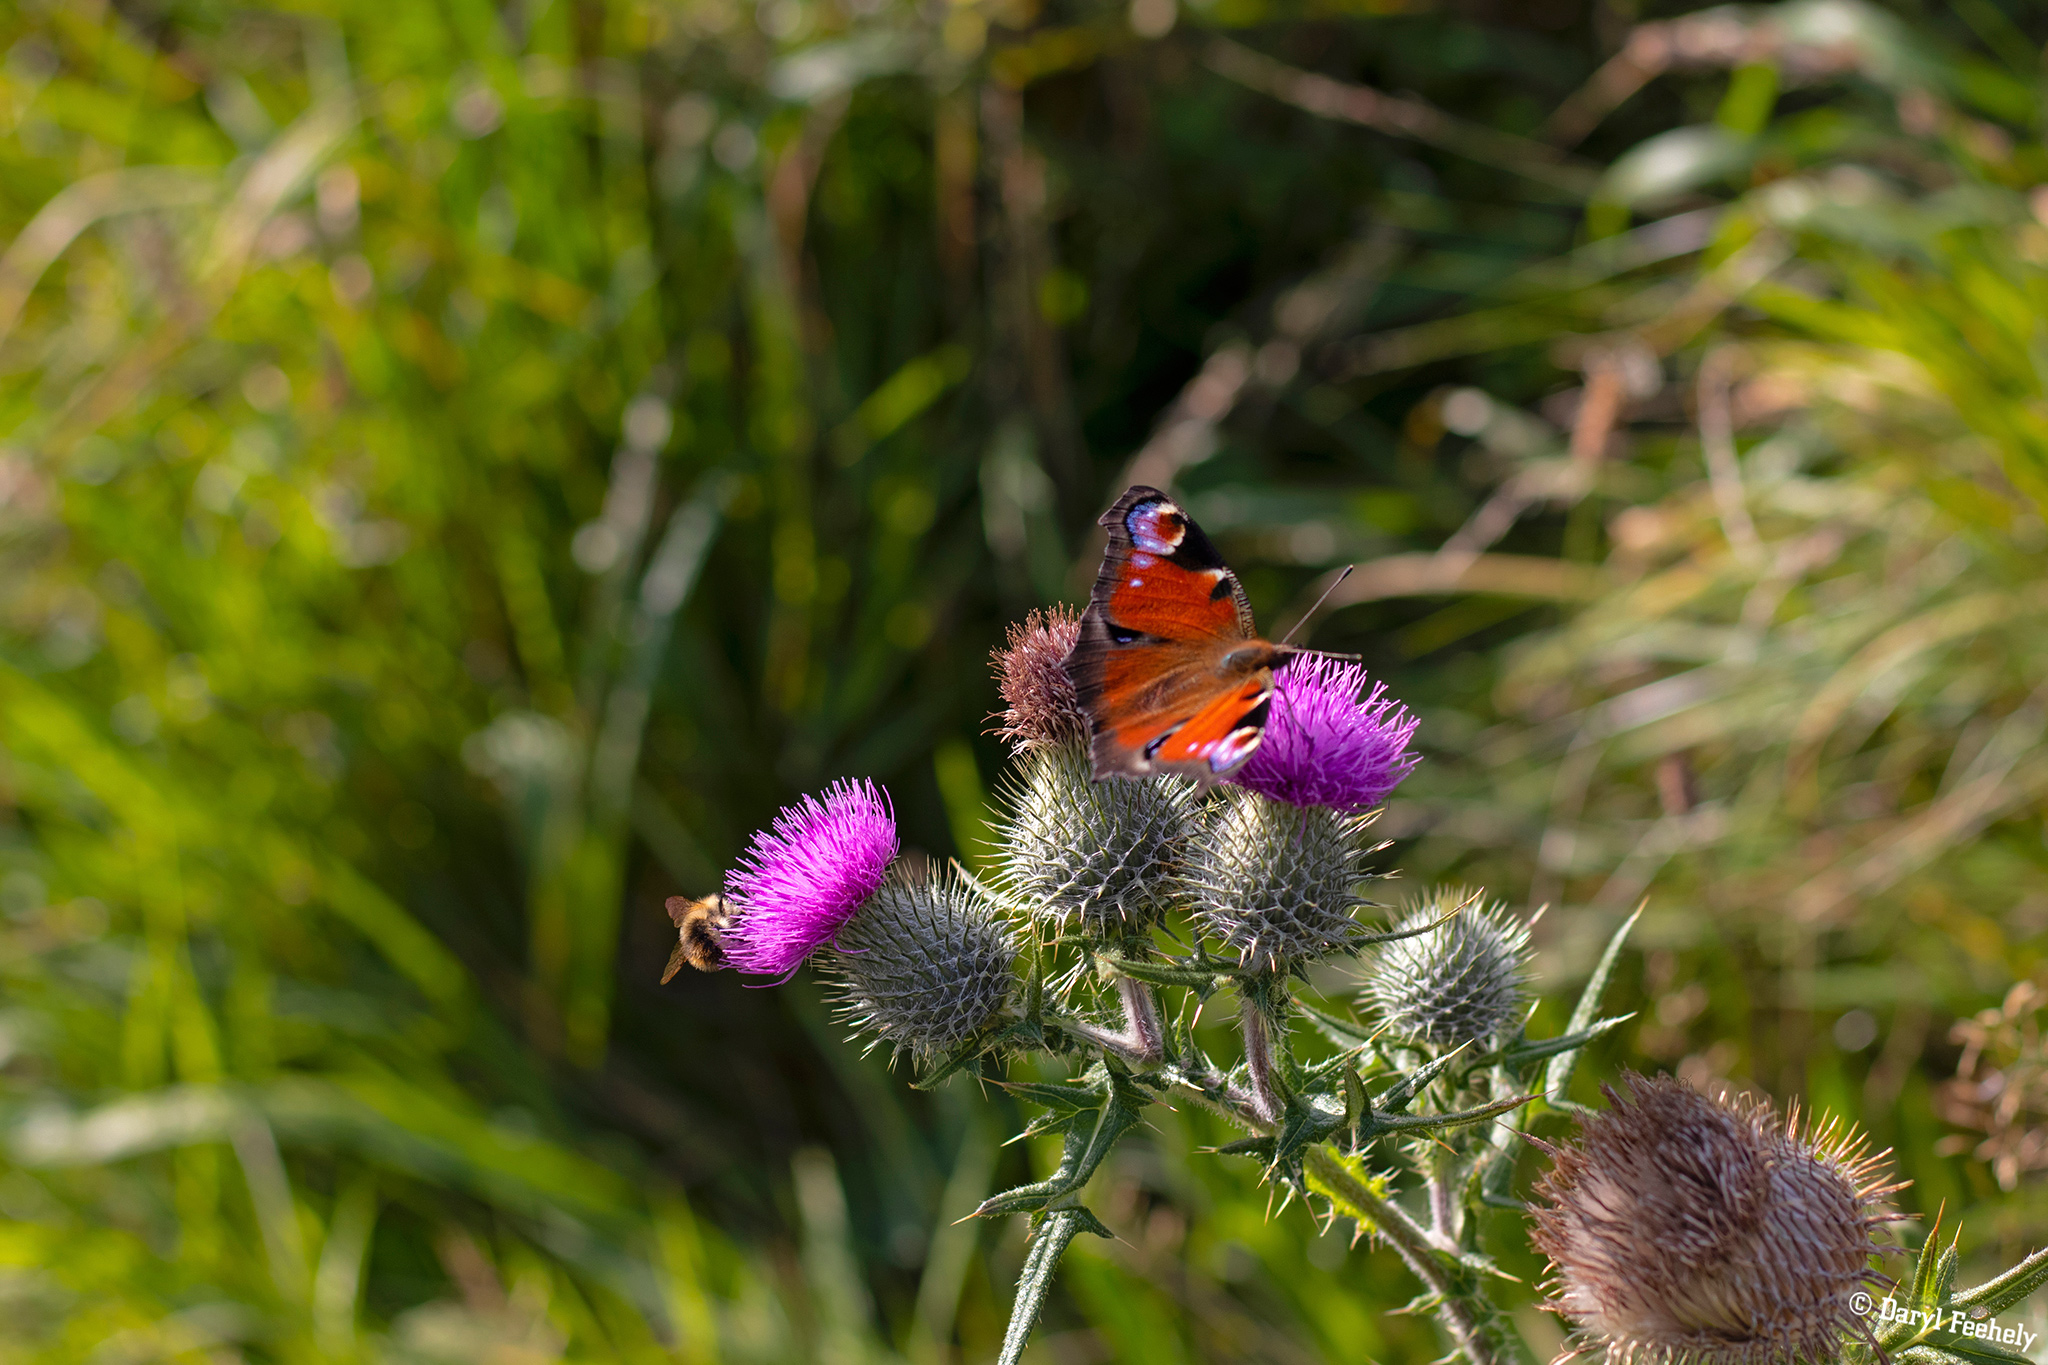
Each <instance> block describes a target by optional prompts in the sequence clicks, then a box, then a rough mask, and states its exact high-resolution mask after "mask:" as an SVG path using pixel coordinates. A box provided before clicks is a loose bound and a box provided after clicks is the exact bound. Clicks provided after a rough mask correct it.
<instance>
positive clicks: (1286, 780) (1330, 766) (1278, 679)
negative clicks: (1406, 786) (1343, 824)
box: [1231, 654, 1421, 814]
mask: <svg viewBox="0 0 2048 1365" xmlns="http://www.w3.org/2000/svg"><path fill="white" fill-rule="evenodd" d="M1274 682H1275V684H1276V687H1275V695H1274V697H1273V703H1272V711H1271V712H1270V718H1269V719H1268V720H1267V722H1266V737H1265V740H1264V742H1262V743H1261V744H1260V745H1259V747H1258V748H1257V749H1256V750H1255V751H1253V753H1252V756H1251V757H1250V758H1249V759H1247V760H1246V761H1245V765H1244V766H1243V767H1242V768H1239V769H1238V770H1237V773H1236V775H1235V776H1234V777H1232V778H1231V780H1232V781H1233V782H1236V783H1237V784H1238V785H1239V786H1243V787H1249V788H1251V789H1252V790H1253V791H1255V792H1257V793H1259V795H1261V796H1267V797H1271V798H1272V799H1273V800H1275V801H1285V802H1286V803H1287V804H1288V805H1290V806H1328V807H1330V808H1332V809H1334V810H1340V811H1347V812H1351V813H1354V814H1356V813H1358V812H1361V811H1367V810H1371V809H1372V808H1373V807H1374V806H1377V805H1379V803H1380V802H1382V801H1384V800H1386V798H1387V793H1389V792H1391V791H1393V790H1394V788H1395V787H1396V786H1398V785H1399V784H1400V782H1401V779H1402V778H1404V777H1406V776H1408V774H1409V772H1410V771H1411V770H1412V769H1413V768H1414V767H1415V765H1416V764H1417V763H1419V762H1421V755H1419V754H1411V753H1409V752H1408V741H1409V739H1411V738H1412V737H1413V736H1414V734H1415V727H1416V725H1417V724H1418V722H1417V720H1416V718H1415V717H1414V716H1411V715H1410V714H1408V711H1407V708H1405V707H1403V706H1402V705H1401V704H1400V703H1399V702H1397V701H1395V700H1393V699H1392V698H1391V697H1388V696H1387V695H1386V691H1387V685H1386V684H1385V683H1378V684H1375V685H1374V687H1373V689H1372V692H1371V694H1370V695H1367V696H1364V697H1363V698H1362V699H1361V695H1360V694H1361V693H1363V692H1364V691H1365V683H1366V677H1365V670H1364V669H1362V668H1360V667H1358V666H1357V665H1356V664H1347V663H1342V662H1339V661H1338V660H1336V659H1326V658H1323V657H1321V656H1320V655H1312V654H1302V655H1297V656H1295V657H1294V658H1292V659H1289V660H1288V661H1287V662H1286V663H1285V664H1283V665H1282V666H1281V667H1280V669H1279V671H1278V672H1277V673H1275V674H1274Z"/></svg>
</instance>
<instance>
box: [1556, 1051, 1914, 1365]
mask: <svg viewBox="0 0 2048 1365" xmlns="http://www.w3.org/2000/svg"><path fill="white" fill-rule="evenodd" d="M1627 1086H1628V1089H1629V1092H1630V1100H1629V1101H1624V1100H1623V1099H1621V1097H1619V1096H1618V1095H1616V1094H1615V1092H1614V1091H1613V1090H1611V1089H1609V1090H1608V1091H1607V1098H1608V1101H1609V1103H1611V1104H1612V1105H1613V1108H1612V1109H1611V1110H1609V1111H1608V1112H1606V1113H1604V1114H1596V1115H1594V1116H1593V1117H1591V1118H1582V1119H1581V1120H1580V1121H1579V1123H1580V1133H1579V1136H1578V1140H1577V1141H1576V1142H1572V1143H1567V1144H1566V1145H1564V1146H1562V1147H1559V1148H1555V1149H1553V1155H1554V1157H1555V1164H1554V1165H1553V1166H1552V1167H1551V1169H1550V1170H1549V1171H1548V1172H1546V1173H1545V1174H1544V1175H1543V1177H1542V1178H1541V1179H1540V1180H1538V1181H1537V1182H1536V1187H1535V1194H1536V1196H1537V1198H1538V1199H1539V1200H1540V1201H1541V1206H1540V1207H1539V1208H1538V1209H1537V1210H1536V1213H1535V1220H1536V1226H1535V1230H1534V1232H1533V1234H1532V1236H1533V1239H1534V1241H1535V1243H1536V1245H1537V1247H1538V1248H1539V1249H1540V1250H1541V1251H1542V1252H1543V1253H1544V1254H1545V1255H1547V1256H1548V1257H1549V1258H1550V1264H1551V1272H1552V1281H1551V1284H1550V1289H1551V1292H1552V1294H1553V1295H1554V1297H1553V1299H1552V1301H1551V1303H1550V1304H1549V1305H1548V1306H1549V1307H1550V1308H1552V1309H1554V1310H1555V1311H1557V1312H1560V1313H1562V1314H1564V1316H1565V1317H1566V1318H1567V1319H1569V1320H1570V1321H1571V1322H1572V1324H1573V1325H1574V1326H1575V1327H1576V1328H1577V1329H1578V1333H1579V1337H1580V1340H1579V1342H1578V1343H1577V1344H1578V1346H1579V1349H1580V1350H1581V1351H1585V1350H1591V1349H1595V1348H1603V1347H1604V1348H1605V1351H1606V1358H1607V1360H1608V1361H1609V1362H1610V1365H1637V1363H1638V1362H1640V1363H1641V1365H1781V1362H1787V1363H1788V1362H1793V1361H1818V1360H1834V1359H1836V1358H1838V1356H1839V1354H1840V1348H1841V1342H1842V1339H1843V1337H1844V1335H1845V1334H1851V1333H1855V1334H1859V1335H1860V1333H1861V1330H1862V1329H1861V1321H1862V1319H1861V1315H1860V1314H1858V1313H1857V1312H1855V1311H1854V1308H1853V1307H1852V1305H1851V1299H1852V1297H1853V1296H1854V1295H1855V1294H1856V1293H1857V1291H1859V1290H1860V1289H1862V1288H1863V1287H1864V1286H1865V1285H1868V1284H1875V1283H1881V1281H1879V1279H1878V1277H1877V1276H1876V1275H1875V1274H1874V1273H1873V1272H1872V1271H1871V1270H1870V1254H1871V1251H1872V1250H1873V1248H1872V1245H1871V1234H1872V1233H1873V1231H1875V1229H1877V1228H1878V1227H1879V1226H1881V1225H1882V1224H1884V1223H1887V1222H1890V1221H1892V1220H1893V1219H1894V1218H1895V1217H1896V1216H1897V1215H1894V1214H1889V1213H1886V1212H1883V1211H1882V1210H1881V1208H1880V1205H1881V1202H1882V1200H1883V1199H1884V1197H1885V1196H1886V1195H1888V1194H1890V1193H1892V1192H1893V1191H1894V1190H1897V1189H1900V1188H1902V1187H1901V1186H1899V1185H1888V1184H1886V1183H1884V1170H1885V1165H1886V1158H1887V1157H1888V1156H1889V1153H1879V1154H1878V1155H1876V1156H1870V1155H1867V1154H1866V1152H1865V1150H1864V1146H1863V1143H1862V1140H1861V1139H1859V1138H1857V1137H1856V1136H1855V1134H1854V1132H1853V1131H1851V1130H1846V1129H1841V1128H1837V1127H1836V1126H1835V1125H1834V1124H1832V1123H1829V1124H1826V1125H1823V1126H1821V1127H1818V1128H1815V1127H1814V1126H1812V1125H1802V1124H1801V1123H1800V1122H1799V1119H1798V1116H1797V1113H1796V1111H1795V1113H1794V1115H1793V1117H1792V1119H1791V1120H1790V1121H1789V1122H1780V1121H1779V1120H1778V1118H1777V1116H1776V1114H1775V1113H1773V1112H1772V1109H1771V1106H1770V1105H1769V1103H1768V1102H1764V1101H1753V1100H1745V1099H1740V1098H1732V1099H1731V1098H1724V1099H1720V1100H1713V1099H1708V1098H1707V1097H1706V1096H1704V1095H1702V1094H1700V1093H1699V1092H1697V1091H1695V1090H1694V1089H1693V1088H1692V1087H1691V1086H1689V1085H1687V1084H1685V1083H1684V1082H1683V1081H1679V1080H1676V1079H1673V1078H1671V1077H1665V1076H1660V1077H1656V1078H1653V1079H1645V1078H1644V1077H1641V1076H1637V1075H1630V1076H1628V1078H1627Z"/></svg>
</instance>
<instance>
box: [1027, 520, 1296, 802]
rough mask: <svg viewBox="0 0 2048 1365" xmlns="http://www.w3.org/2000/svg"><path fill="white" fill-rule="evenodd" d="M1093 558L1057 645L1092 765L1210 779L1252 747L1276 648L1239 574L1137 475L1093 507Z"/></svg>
mask: <svg viewBox="0 0 2048 1365" xmlns="http://www.w3.org/2000/svg"><path fill="white" fill-rule="evenodd" d="M1102 525H1103V526H1105V527H1107V528H1108V530H1109V547H1108V549H1107V550H1106V551H1105V553H1104V554H1103V557H1102V571H1101V573H1100V574H1098V575H1097V576H1096V580H1095V590H1094V592H1093V593H1092V594H1091V595H1090V597H1089V602H1088V610H1087V611H1086V612H1085V613H1084V614H1083V615H1082V617H1081V635H1080V639H1079V640H1078V641H1076V643H1075V645H1074V649H1073V652H1072V653H1071V654H1069V655H1068V656H1067V660H1066V665H1067V672H1068V674H1069V676H1071V677H1072V678H1073V680H1074V685H1075V687H1076V689H1077V690H1078V691H1079V693H1080V700H1081V706H1082V709H1083V710H1084V711H1086V712H1087V713H1088V716H1089V719H1090V724H1091V728H1092V730H1093V743H1092V746H1091V750H1092V758H1093V765H1092V766H1093V769H1094V774H1095V776H1096V777H1098V778H1102V777H1108V776H1111V775H1113V774H1116V775H1123V776H1131V777H1138V776H1144V775H1147V774H1150V773H1154V772H1160V771H1168V772H1176V771H1177V772H1185V773H1187V774H1189V775H1191V776H1194V777H1197V778H1198V779H1201V780H1205V781H1213V780H1215V778H1216V777H1217V776H1219V775H1221V774H1223V773H1226V772H1228V771H1229V770H1230V769H1232V768H1234V767H1235V766H1236V765H1237V764H1238V763H1240V762H1242V761H1243V760H1244V759H1245V758H1246V757H1248V756H1249V755H1250V753H1251V751H1252V750H1253V749H1254V748H1256V747H1257V745H1258V741H1259V737H1260V735H1261V733H1262V727H1263V726H1264V723H1265V715H1266V710H1265V708H1266V701H1267V698H1268V697H1269V696H1270V695H1271V692H1272V673H1271V671H1270V667H1269V665H1270V664H1271V662H1272V661H1273V658H1275V657H1277V651H1274V650H1273V648H1272V647H1271V646H1270V645H1267V644H1265V642H1264V641H1262V640H1259V639H1258V638H1257V636H1256V635H1255V634H1254V633H1253V626H1252V614H1251V607H1250V604H1249V603H1248V602H1247V601H1246V600H1245V595H1244V589H1243V587H1242V586H1241V585H1240V584H1239V583H1238V581H1237V575H1235V574H1233V573H1232V572H1231V571H1230V568H1229V566H1228V565H1226V564H1225V563H1224V562H1223V557H1222V556H1221V555H1219V554H1217V553H1216V547H1215V546H1214V545H1212V544H1211V543H1210V541H1209V538H1208V537H1207V536H1206V535H1204V534H1203V533H1202V528H1201V527H1199V526H1197V525H1196V524H1195V522H1194V520H1193V519H1192V518H1190V517H1189V516H1188V515H1187V514H1186V513H1185V512H1183V511H1182V510H1181V509H1180V508H1179V507H1178V506H1177V505H1176V504H1175V503H1174V502H1173V500H1172V499H1171V498H1169V497H1167V496H1166V494H1164V493H1162V492H1160V491H1159V490H1158V489H1156V488H1147V487H1144V486H1143V485H1139V486H1137V487H1133V488H1131V489H1129V490H1127V491H1126V492H1125V493H1124V495H1123V496H1122V497H1121V498H1118V499H1117V501H1116V505H1115V506H1113V507H1111V508H1110V509H1109V511H1108V512H1106V513H1105V514H1104V515H1103V517H1102Z"/></svg>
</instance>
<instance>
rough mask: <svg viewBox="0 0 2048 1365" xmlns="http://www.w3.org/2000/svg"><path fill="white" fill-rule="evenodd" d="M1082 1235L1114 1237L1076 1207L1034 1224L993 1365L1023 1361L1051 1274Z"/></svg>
mask: <svg viewBox="0 0 2048 1365" xmlns="http://www.w3.org/2000/svg"><path fill="white" fill-rule="evenodd" d="M1084 1232H1092V1233H1094V1234H1095V1235H1096V1236H1097V1237H1113V1236H1114V1235H1115V1234H1113V1233H1112V1232H1110V1230H1109V1229H1108V1228H1106V1227H1104V1226H1103V1225H1102V1221H1101V1220H1100V1219H1098V1218H1097V1217H1096V1216H1095V1215H1094V1214H1092V1213H1090V1212H1089V1211H1088V1210H1086V1209H1084V1208H1080V1207H1078V1206H1077V1207H1075V1208H1070V1209H1058V1210H1056V1211H1054V1212H1052V1213H1048V1214H1045V1215H1044V1216H1042V1217H1041V1218H1040V1219H1039V1220H1038V1226H1037V1227H1036V1228H1034V1229H1033V1240H1032V1243H1031V1250H1030V1251H1029V1252H1028V1253H1027V1254H1026V1255H1025V1257H1024V1269H1023V1270H1022V1271H1021V1272H1020V1273H1019V1274H1018V1276H1017V1297H1016V1299H1015V1300H1014V1301H1013V1302H1012V1303H1011V1305H1010V1325H1009V1327H1008V1328H1006V1329H1005V1330H1004V1332H1003V1353H1002V1355H1001V1356H999V1357H998V1358H997V1365H1017V1363H1018V1362H1019V1361H1021V1360H1023V1359H1024V1346H1025V1343H1026V1342H1028V1341H1030V1340H1031V1329H1032V1328H1034V1327H1036V1326H1037V1325H1038V1316H1039V1314H1040V1313H1042V1312H1044V1311H1045V1296H1046V1295H1047V1294H1048V1293H1050V1292H1051V1291H1052V1277H1053V1272H1054V1271H1055V1270H1057V1269H1058V1268H1059V1264H1060V1257H1061V1256H1063V1255H1065V1254H1066V1250H1067V1247H1068V1246H1069V1245H1070V1244H1072V1242H1073V1240H1074V1239H1075V1238H1076V1237H1078V1236H1080V1235H1081V1234H1082V1233H1084Z"/></svg>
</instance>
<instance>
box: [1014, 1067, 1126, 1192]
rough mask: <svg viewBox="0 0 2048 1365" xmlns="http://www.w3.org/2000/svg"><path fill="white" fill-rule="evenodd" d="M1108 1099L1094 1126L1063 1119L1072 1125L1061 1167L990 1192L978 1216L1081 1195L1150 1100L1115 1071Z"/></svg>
mask: <svg viewBox="0 0 2048 1365" xmlns="http://www.w3.org/2000/svg"><path fill="white" fill-rule="evenodd" d="M1108 1082H1109V1102H1108V1103H1106V1104H1104V1105H1103V1106H1102V1108H1101V1109H1100V1110H1099V1111H1097V1113H1096V1117H1095V1122H1094V1124H1093V1125H1090V1126H1087V1127H1084V1126H1083V1125H1082V1124H1081V1123H1080V1122H1079V1115H1078V1114H1077V1115H1076V1116H1075V1118H1073V1119H1067V1120H1063V1122H1065V1123H1068V1124H1071V1125H1072V1126H1070V1127H1069V1128H1068V1129H1067V1141H1066V1146H1065V1148H1064V1149H1063V1150H1062V1151H1061V1153H1060V1164H1059V1169H1058V1170H1056V1171H1054V1172H1053V1173H1052V1175H1051V1176H1050V1177H1049V1178H1047V1179H1045V1180H1039V1181H1034V1182H1033V1183H1031V1184H1029V1185H1019V1186H1018V1187H1017V1188H1016V1189H1013V1190H1005V1191H1003V1192H1002V1193H1001V1194H996V1195H990V1196H989V1197H988V1198H987V1199H986V1200H984V1201H983V1202H982V1205H981V1207H980V1208H978V1209H976V1210H975V1211H974V1212H975V1216H976V1217H981V1218H990V1217H994V1216H996V1215H999V1214H1006V1213H1036V1212H1038V1211H1039V1210H1040V1209H1043V1208H1046V1207H1048V1206H1050V1205H1051V1204H1052V1203H1054V1202H1055V1201H1056V1200H1059V1199H1063V1198H1065V1197H1067V1196H1069V1195H1075V1194H1079V1193H1080V1191H1081V1187H1082V1186H1083V1185H1086V1184H1087V1183H1088V1179H1089V1177H1090V1176H1092V1175H1094V1174H1095V1169H1096V1167H1098V1166H1100V1165H1101V1164H1102V1161H1103V1158H1104V1157H1106V1156H1108V1155H1109V1153H1110V1150H1111V1149H1112V1148H1114V1147H1115V1146H1116V1144H1117V1141H1118V1140H1119V1139H1120V1138H1122V1137H1123V1135H1124V1134H1125V1133H1128V1132H1129V1131H1130V1130H1131V1129H1132V1128H1134V1127H1136V1126H1137V1124H1138V1120H1139V1117H1140V1115H1141V1113H1142V1112H1143V1110H1144V1108H1145V1105H1146V1104H1147V1103H1149V1102H1150V1101H1149V1100H1148V1098H1147V1097H1146V1095H1145V1094H1144V1092H1143V1091H1141V1090H1139V1089H1138V1088H1137V1087H1136V1086H1135V1085H1133V1084H1131V1082H1130V1081H1128V1080H1127V1079H1125V1078H1124V1077H1122V1076H1119V1075H1117V1074H1116V1073H1114V1072H1111V1073H1109V1074H1108Z"/></svg>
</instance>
